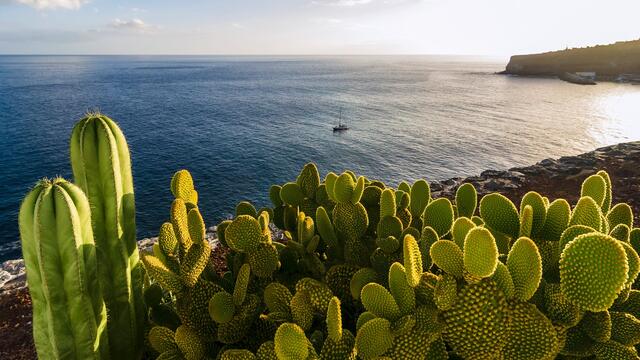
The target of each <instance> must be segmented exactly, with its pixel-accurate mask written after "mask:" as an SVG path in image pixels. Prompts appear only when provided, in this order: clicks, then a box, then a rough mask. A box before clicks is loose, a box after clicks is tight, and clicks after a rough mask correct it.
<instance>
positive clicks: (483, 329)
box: [442, 279, 509, 359]
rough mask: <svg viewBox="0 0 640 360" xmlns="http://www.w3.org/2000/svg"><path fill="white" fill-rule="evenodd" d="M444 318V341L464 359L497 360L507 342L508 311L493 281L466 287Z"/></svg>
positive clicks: (484, 280) (504, 300)
mask: <svg viewBox="0 0 640 360" xmlns="http://www.w3.org/2000/svg"><path fill="white" fill-rule="evenodd" d="M442 317H443V320H444V325H445V328H444V331H443V334H442V335H443V338H444V340H445V341H446V342H447V343H448V344H449V345H450V346H451V347H452V348H453V350H454V351H455V352H456V354H458V355H459V356H461V357H462V358H465V359H491V358H494V357H496V356H497V355H498V354H499V352H500V350H501V349H502V347H503V346H504V344H505V343H506V342H507V340H508V336H509V326H508V322H507V319H508V318H509V308H508V306H507V302H506V299H505V297H504V295H503V294H502V291H500V290H499V289H498V287H497V286H496V284H495V283H494V282H493V281H492V280H489V279H483V280H482V281H480V282H478V283H475V284H469V285H466V286H465V287H464V288H462V290H460V293H459V294H458V300H457V301H456V303H455V304H454V306H453V307H451V309H449V310H448V311H445V312H443V314H442Z"/></svg>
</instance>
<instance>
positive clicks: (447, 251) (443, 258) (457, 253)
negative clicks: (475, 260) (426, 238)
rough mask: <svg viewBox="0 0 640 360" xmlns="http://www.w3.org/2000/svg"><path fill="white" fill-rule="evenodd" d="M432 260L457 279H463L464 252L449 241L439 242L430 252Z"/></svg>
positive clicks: (432, 246)
mask: <svg viewBox="0 0 640 360" xmlns="http://www.w3.org/2000/svg"><path fill="white" fill-rule="evenodd" d="M429 254H430V255H431V260H433V263H434V264H436V265H437V266H438V267H439V268H440V269H442V270H443V271H444V272H447V273H449V274H451V275H453V276H455V277H458V278H460V277H462V274H463V271H464V256H463V253H462V250H461V249H460V248H459V247H458V245H456V243H454V242H453V241H449V240H438V241H436V242H435V243H434V244H433V245H431V249H430V250H429Z"/></svg>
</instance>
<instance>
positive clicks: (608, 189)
mask: <svg viewBox="0 0 640 360" xmlns="http://www.w3.org/2000/svg"><path fill="white" fill-rule="evenodd" d="M597 174H598V175H600V176H602V178H603V179H604V182H605V183H606V184H607V187H606V190H605V195H604V200H603V201H602V212H603V213H605V214H606V213H608V212H609V209H610V208H611V198H612V196H611V178H610V177H609V174H607V172H606V171H604V170H600V171H598V172H597Z"/></svg>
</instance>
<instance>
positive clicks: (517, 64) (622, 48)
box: [504, 40, 640, 78]
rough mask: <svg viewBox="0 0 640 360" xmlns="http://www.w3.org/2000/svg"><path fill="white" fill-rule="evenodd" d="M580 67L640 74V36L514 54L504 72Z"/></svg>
mask: <svg viewBox="0 0 640 360" xmlns="http://www.w3.org/2000/svg"><path fill="white" fill-rule="evenodd" d="M581 71H594V72H596V73H597V76H598V77H599V78H613V77H616V76H618V75H620V74H640V40H634V41H624V42H617V43H615V44H611V45H597V46H593V47H586V48H578V49H568V50H562V51H552V52H546V53H542V54H530V55H514V56H512V57H511V60H509V64H507V69H506V70H505V71H504V73H505V74H514V75H532V76H534V75H535V76H554V75H559V74H563V73H565V72H581Z"/></svg>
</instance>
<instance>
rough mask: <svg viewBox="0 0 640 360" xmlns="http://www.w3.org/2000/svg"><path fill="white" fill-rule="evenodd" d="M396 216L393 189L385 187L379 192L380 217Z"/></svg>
mask: <svg viewBox="0 0 640 360" xmlns="http://www.w3.org/2000/svg"><path fill="white" fill-rule="evenodd" d="M386 216H396V195H395V192H394V191H393V189H385V190H384V191H382V194H380V219H382V218H384V217H386Z"/></svg>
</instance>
